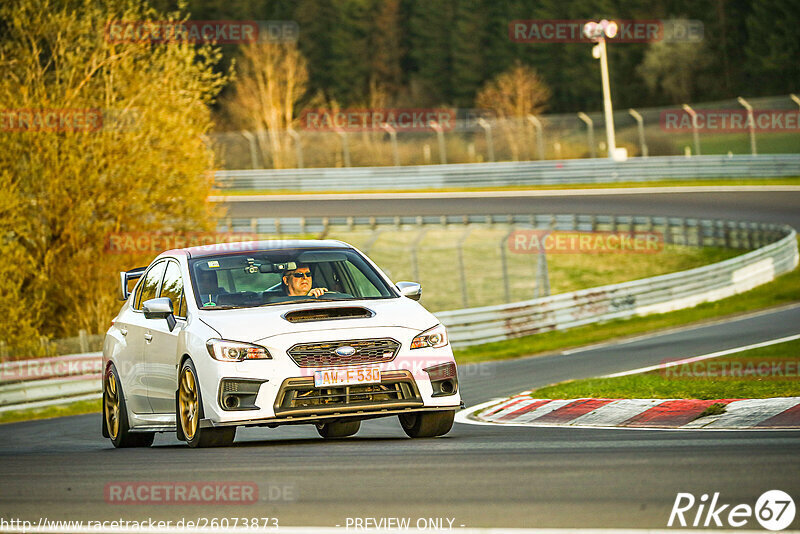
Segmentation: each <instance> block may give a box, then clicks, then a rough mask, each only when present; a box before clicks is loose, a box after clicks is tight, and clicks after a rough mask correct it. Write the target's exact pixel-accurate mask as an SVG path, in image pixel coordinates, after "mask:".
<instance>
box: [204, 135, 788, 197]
mask: <svg viewBox="0 0 800 534" xmlns="http://www.w3.org/2000/svg"><path fill="white" fill-rule="evenodd" d="M798 144H800V143H798ZM781 176H800V154H779V155H760V156H742V155H739V156H698V157H692V158H686V157H682V156H664V157H651V158H634V159H629V160H628V161H624V162H616V161H612V160H608V159H573V160H564V161H525V162H504V163H493V164H481V163H473V164H453V165H436V166H424V165H420V166H409V167H358V168H339V169H336V168H328V169H281V170H273V169H262V170H237V171H218V172H217V173H216V181H217V184H218V187H219V188H221V189H223V190H224V189H232V190H248V189H249V190H262V191H283V190H286V191H334V190H335V191H364V190H396V189H445V188H460V187H474V188H488V187H504V186H529V185H551V184H594V183H614V182H647V181H654V180H660V179H664V178H672V179H676V178H677V179H694V178H752V177H760V178H767V177H781Z"/></svg>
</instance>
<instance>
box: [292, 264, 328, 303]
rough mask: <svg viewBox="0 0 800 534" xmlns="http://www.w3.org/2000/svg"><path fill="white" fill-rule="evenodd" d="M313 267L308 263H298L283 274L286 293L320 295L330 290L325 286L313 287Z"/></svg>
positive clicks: (294, 295)
mask: <svg viewBox="0 0 800 534" xmlns="http://www.w3.org/2000/svg"><path fill="white" fill-rule="evenodd" d="M311 283H312V280H311V269H309V268H308V265H298V266H297V268H296V269H294V270H292V271H286V272H285V273H284V275H283V285H284V289H285V290H286V294H287V295H289V296H291V297H302V296H309V297H320V296H322V295H324V294H325V293H327V292H328V289H327V288H325V287H315V288H313V289H312V288H311Z"/></svg>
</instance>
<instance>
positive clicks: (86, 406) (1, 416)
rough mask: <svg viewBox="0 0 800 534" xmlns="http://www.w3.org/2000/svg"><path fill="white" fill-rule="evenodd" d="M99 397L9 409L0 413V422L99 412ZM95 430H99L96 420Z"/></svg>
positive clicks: (100, 402) (100, 405) (100, 403)
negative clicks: (58, 404)
mask: <svg viewBox="0 0 800 534" xmlns="http://www.w3.org/2000/svg"><path fill="white" fill-rule="evenodd" d="M101 408H102V401H101V399H94V400H83V401H77V402H73V403H70V404H64V405H61V406H44V407H42V408H33V409H30V410H11V411H8V412H2V413H0V424H2V423H14V422H16V421H29V420H32V419H49V418H51V417H64V416H66V415H80V414H84V413H98V414H99V413H100V410H101ZM97 432H98V433H99V432H100V424H99V422H98V425H97Z"/></svg>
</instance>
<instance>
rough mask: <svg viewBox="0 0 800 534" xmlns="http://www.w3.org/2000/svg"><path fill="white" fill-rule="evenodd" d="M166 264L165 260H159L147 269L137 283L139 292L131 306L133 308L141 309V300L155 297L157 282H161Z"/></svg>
mask: <svg viewBox="0 0 800 534" xmlns="http://www.w3.org/2000/svg"><path fill="white" fill-rule="evenodd" d="M166 266H167V262H165V261H160V262H158V263H156V264H155V265H154V266H153V267H151V268H150V270H149V271H147V274H146V275H145V277H144V280H142V283H141V284H140V285H139V292H138V293H137V294H136V303H135V305H134V307H133V308H134V309H135V310H141V309H142V303H143V302H145V301H148V300H150V299H154V298H156V295H157V294H158V284H159V282H161V278H162V277H163V275H164V269H165V268H166Z"/></svg>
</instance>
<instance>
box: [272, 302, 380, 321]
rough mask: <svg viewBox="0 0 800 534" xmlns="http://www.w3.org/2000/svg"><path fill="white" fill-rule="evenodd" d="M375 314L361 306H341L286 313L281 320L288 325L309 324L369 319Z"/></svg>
mask: <svg viewBox="0 0 800 534" xmlns="http://www.w3.org/2000/svg"><path fill="white" fill-rule="evenodd" d="M374 315H375V312H374V311H372V310H368V309H367V308H362V307H361V306H342V307H338V308H314V309H304V310H294V311H290V312H287V313H285V314H284V315H283V318H284V319H285V320H287V321H289V322H290V323H310V322H314V321H332V320H336V319H369V318H370V317H373V316H374Z"/></svg>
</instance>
